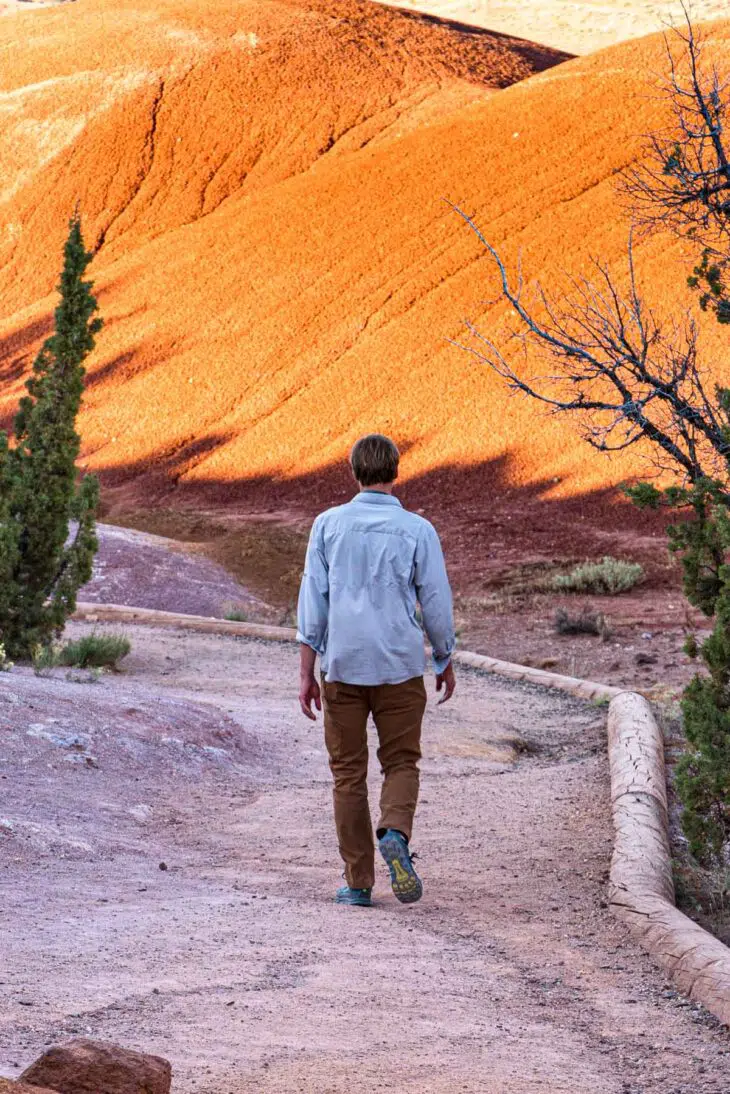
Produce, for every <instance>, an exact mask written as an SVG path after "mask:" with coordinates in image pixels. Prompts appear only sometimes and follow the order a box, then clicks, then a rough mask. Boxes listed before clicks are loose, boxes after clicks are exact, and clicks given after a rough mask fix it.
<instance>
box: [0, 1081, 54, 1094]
mask: <svg viewBox="0 0 730 1094" xmlns="http://www.w3.org/2000/svg"><path fill="white" fill-rule="evenodd" d="M0 1094H58V1091H56V1090H50V1089H49V1088H48V1087H46V1086H27V1085H26V1084H25V1083H16V1082H15V1081H14V1080H13V1079H0Z"/></svg>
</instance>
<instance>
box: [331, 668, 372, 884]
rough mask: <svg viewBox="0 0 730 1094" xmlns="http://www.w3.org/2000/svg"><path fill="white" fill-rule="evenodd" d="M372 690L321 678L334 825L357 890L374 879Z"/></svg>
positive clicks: (347, 876) (348, 877) (347, 874)
mask: <svg viewBox="0 0 730 1094" xmlns="http://www.w3.org/2000/svg"><path fill="white" fill-rule="evenodd" d="M367 692H368V689H367V688H364V687H361V686H360V685H358V684H339V683H335V682H331V683H328V682H327V681H326V680H322V698H323V700H324V739H325V744H326V746H327V752H328V753H329V760H330V769H331V771H332V775H333V777H334V787H333V798H334V805H335V827H336V828H337V841H338V843H339V847H340V855H341V856H342V860H343V862H344V863H345V880H346V881H347V884H348V885H350V886H351V887H352V888H353V889H370V888H372V886H373V883H374V881H375V846H374V841H373V825H372V821H371V819H370V808H369V806H368V782H367V779H368V738H367V721H368V714H369V713H370V706H369V702H368V695H367Z"/></svg>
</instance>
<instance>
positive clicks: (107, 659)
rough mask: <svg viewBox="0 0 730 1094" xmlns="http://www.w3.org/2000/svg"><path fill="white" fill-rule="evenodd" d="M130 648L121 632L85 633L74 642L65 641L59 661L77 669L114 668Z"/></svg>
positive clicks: (127, 640)
mask: <svg viewBox="0 0 730 1094" xmlns="http://www.w3.org/2000/svg"><path fill="white" fill-rule="evenodd" d="M131 648H132V644H131V642H130V641H129V639H128V638H125V636H124V635H123V634H87V635H85V636H84V637H83V638H79V639H78V641H76V642H67V643H66V645H65V646H64V647H63V649H62V650H61V652H60V654H59V662H60V664H62V665H70V666H73V667H74V668H77V669H88V668H116V667H117V665H118V664H119V662H120V661H121V660H122V658H124V657H126V656H127V654H128V653H129V651H130V650H131Z"/></svg>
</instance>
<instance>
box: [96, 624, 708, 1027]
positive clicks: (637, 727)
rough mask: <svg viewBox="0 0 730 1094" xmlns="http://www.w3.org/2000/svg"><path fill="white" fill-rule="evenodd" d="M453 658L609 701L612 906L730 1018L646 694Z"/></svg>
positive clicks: (665, 963)
mask: <svg viewBox="0 0 730 1094" xmlns="http://www.w3.org/2000/svg"><path fill="white" fill-rule="evenodd" d="M74 618H75V619H77V620H80V621H85V622H88V623H95V622H100V623H102V622H103V623H121V624H124V623H133V624H148V625H150V626H155V627H173V628H184V629H185V630H192V631H197V632H200V633H204V634H221V635H234V636H236V635H237V636H240V637H244V638H263V639H266V640H269V641H279V642H294V641H296V630H295V629H294V628H293V627H274V626H269V625H267V624H261V623H238V622H233V621H231V620H226V619H212V618H207V617H205V616H195V615H181V614H178V613H174V612H162V611H156V610H153V609H150V608H129V607H126V606H123V605H120V604H91V603H81V604H79V605H78V608H77V611H76V614H75V616H74ZM454 661H455V663H456V664H458V665H464V666H467V667H469V668H472V669H476V670H477V671H480V672H487V673H493V674H495V675H497V676H503V677H506V678H507V679H510V680H518V681H523V682H525V683H529V684H537V685H539V686H540V687H546V688H554V689H557V690H559V691H563V692H567V693H568V694H570V695H574V696H575V697H576V698H580V699H589V700H592V701H594V702H608V703H609V709H608V759H609V767H610V774H611V808H612V813H613V826H614V849H613V856H612V859H611V872H610V881H609V902H610V907H611V909H612V911H613V912H614V913H615V915H617V916H618V917H619V918H620V919H621V920H623V921H624V922H625V923H627V924H628V926H629V928H630V929H631V931H632V933H633V934H634V935H635V936H636V937H637V939H638V940H639V942H640V943H641V945H642V946H643V947H644V948H645V949H646V950H647V951H648V952H649V953H650V954H651V955H652V957H653V958H654V959H655V960H656V962H657V963H658V964H659V965H660V966H661V967H662V968H663V969H664V970H665V972H667V974H668V975H669V976H670V977H671V978H672V979H673V980H674V982H675V983H676V985H677V987H678V988H679V990H680V991H681V992H682V993H683V994H685V995H686V996H688V998H690V999H692V1000H694V1001H696V1002H698V1003H701V1004H702V1005H703V1006H705V1007H706V1008H707V1010H709V1011H711V1012H712V1014H714V1015H715V1016H716V1017H717V1018H719V1019H720V1020H721V1021H722V1022H724V1023H725V1024H726V1025H729V1026H730V949H729V948H728V947H727V946H725V945H723V943H722V942H720V941H719V939H717V938H715V937H713V935H711V934H709V933H708V932H707V931H705V930H703V929H702V927H700V926H699V925H698V924H697V923H695V922H694V921H693V920H691V919H689V918H688V916H686V915H684V914H683V913H682V912H680V911H679V910H678V909H677V908H676V907H675V904H674V884H673V881H672V865H671V852H670V848H669V833H668V820H667V784H666V769H665V764H664V740H663V737H662V732H661V730H660V728H659V726H658V725H657V722H656V719H655V718H654V715H653V713H652V709H651V706H650V705H649V703H648V702H647V700H646V699H645V698H643V696H641V695H638V694H636V693H635V692H629V691H623V690H622V689H621V688H616V687H609V686H608V685H607V684H599V683H596V682H594V681H591V680H581V679H578V678H577V677H573V676H560V675H558V674H557V673H553V672H547V671H545V670H543V669H536V668H532V667H530V666H527V665H516V664H512V663H511V662H509V661H500V660H498V659H497V658H495V657H486V656H484V655H482V654H478V653H470V652H468V651H466V650H458V651H457V652H456V653H455V654H454Z"/></svg>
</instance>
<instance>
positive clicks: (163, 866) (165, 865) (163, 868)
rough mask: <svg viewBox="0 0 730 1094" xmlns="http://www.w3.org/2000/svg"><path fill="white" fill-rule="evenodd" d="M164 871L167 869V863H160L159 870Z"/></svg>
mask: <svg viewBox="0 0 730 1094" xmlns="http://www.w3.org/2000/svg"><path fill="white" fill-rule="evenodd" d="M166 869H167V863H166V862H161V863H160V870H166Z"/></svg>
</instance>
